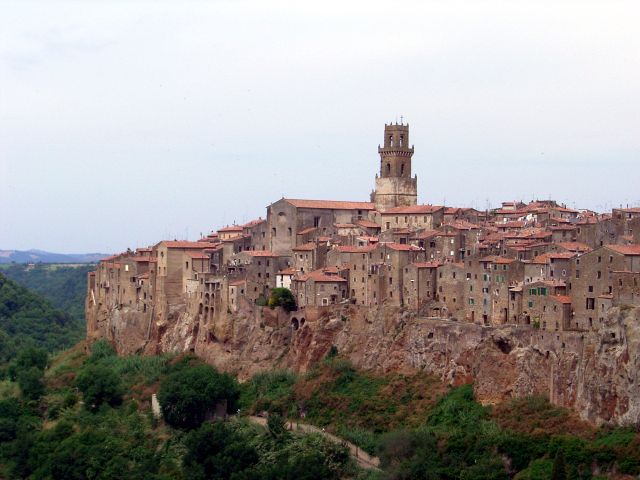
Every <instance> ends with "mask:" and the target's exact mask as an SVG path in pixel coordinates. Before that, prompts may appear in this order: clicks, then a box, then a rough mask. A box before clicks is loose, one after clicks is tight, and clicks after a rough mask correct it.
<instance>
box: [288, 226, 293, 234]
mask: <svg viewBox="0 0 640 480" xmlns="http://www.w3.org/2000/svg"><path fill="white" fill-rule="evenodd" d="M287 230H288V232H289V236H292V235H293V230H292V229H291V227H289V228H288V229H287Z"/></svg>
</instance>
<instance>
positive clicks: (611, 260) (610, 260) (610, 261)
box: [609, 255, 613, 263]
mask: <svg viewBox="0 0 640 480" xmlns="http://www.w3.org/2000/svg"><path fill="white" fill-rule="evenodd" d="M609 263H613V255H609Z"/></svg>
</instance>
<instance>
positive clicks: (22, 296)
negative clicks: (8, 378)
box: [0, 274, 84, 363]
mask: <svg viewBox="0 0 640 480" xmlns="http://www.w3.org/2000/svg"><path fill="white" fill-rule="evenodd" d="M83 336H84V326H83V322H81V321H80V320H78V319H76V318H73V317H72V316H71V315H69V314H68V313H65V312H62V311H60V310H56V309H55V308H53V306H52V305H51V303H49V302H48V301H47V300H45V299H44V298H42V297H40V296H39V295H37V294H35V293H32V292H30V291H29V290H27V289H26V288H24V287H22V286H20V285H18V284H17V283H16V282H13V281H12V280H9V279H7V278H6V277H5V276H4V275H2V274H0V363H5V362H7V361H8V360H9V359H11V358H13V357H14V356H15V355H16V354H17V352H18V351H19V350H21V349H24V348H27V347H40V348H44V349H45V350H47V351H49V352H54V351H57V350H61V349H64V348H68V347H70V346H72V345H74V344H75V343H77V342H78V341H79V340H80V339H81V338H82V337H83Z"/></svg>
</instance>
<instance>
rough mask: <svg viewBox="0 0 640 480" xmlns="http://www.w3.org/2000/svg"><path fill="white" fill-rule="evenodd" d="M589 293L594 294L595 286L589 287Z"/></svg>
mask: <svg viewBox="0 0 640 480" xmlns="http://www.w3.org/2000/svg"><path fill="white" fill-rule="evenodd" d="M589 293H593V285H589Z"/></svg>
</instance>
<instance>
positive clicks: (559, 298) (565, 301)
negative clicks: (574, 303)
mask: <svg viewBox="0 0 640 480" xmlns="http://www.w3.org/2000/svg"><path fill="white" fill-rule="evenodd" d="M549 298H550V299H551V300H555V301H556V302H560V303H563V304H565V305H571V297H568V296H566V295H551V296H550V297H549Z"/></svg>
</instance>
